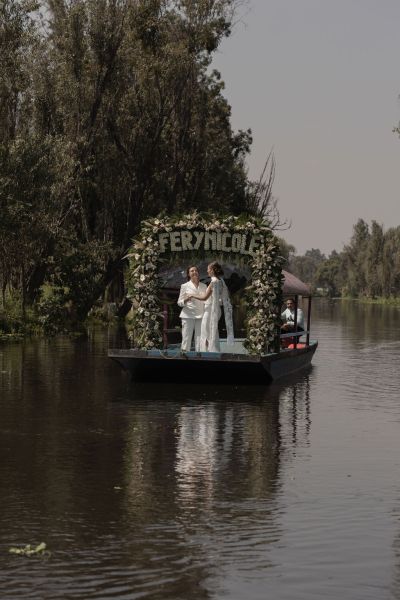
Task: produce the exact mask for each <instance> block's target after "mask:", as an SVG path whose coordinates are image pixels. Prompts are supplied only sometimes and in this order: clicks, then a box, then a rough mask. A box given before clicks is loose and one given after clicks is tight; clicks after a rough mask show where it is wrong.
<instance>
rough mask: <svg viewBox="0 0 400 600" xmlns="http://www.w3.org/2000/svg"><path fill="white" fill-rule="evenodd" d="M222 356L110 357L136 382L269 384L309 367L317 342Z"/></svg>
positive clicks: (150, 353)
mask: <svg viewBox="0 0 400 600" xmlns="http://www.w3.org/2000/svg"><path fill="white" fill-rule="evenodd" d="M223 346H224V341H223V340H221V350H222V351H221V353H216V352H185V353H181V352H180V349H179V347H175V348H166V349H163V350H161V349H160V350H140V349H136V348H131V349H129V348H128V349H110V350H109V351H108V356H109V357H110V358H112V359H113V360H115V361H116V362H117V363H118V364H119V365H120V366H121V367H123V369H125V370H126V371H129V372H130V373H131V374H132V376H133V378H134V379H135V380H142V381H146V380H147V381H192V382H193V381H204V380H207V381H218V382H220V383H244V382H246V383H249V384H251V383H260V382H268V381H272V380H275V379H279V378H281V377H284V376H287V375H289V374H291V373H294V372H296V371H299V370H300V369H304V368H305V367H308V366H309V365H310V363H311V359H312V357H313V355H314V352H315V350H316V349H317V346H318V342H316V341H311V342H310V343H309V344H308V345H306V344H301V343H299V344H297V347H296V348H294V347H289V348H285V349H283V350H281V351H280V352H272V353H270V354H266V355H264V356H250V355H246V354H238V353H233V352H225V351H224V348H223Z"/></svg>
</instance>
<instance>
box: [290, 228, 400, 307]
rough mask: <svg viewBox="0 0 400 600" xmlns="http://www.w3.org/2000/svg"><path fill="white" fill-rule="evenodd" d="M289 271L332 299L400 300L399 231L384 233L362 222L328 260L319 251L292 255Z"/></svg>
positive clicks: (393, 230)
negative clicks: (335, 297)
mask: <svg viewBox="0 0 400 600" xmlns="http://www.w3.org/2000/svg"><path fill="white" fill-rule="evenodd" d="M289 268H290V270H291V271H292V272H293V273H294V274H295V275H297V276H298V277H300V278H301V279H302V280H304V281H306V282H307V283H309V284H311V285H312V287H313V288H314V289H317V288H322V290H323V291H324V292H325V293H326V294H328V295H330V296H340V295H342V296H350V297H355V298H357V297H358V298H371V299H374V298H386V299H390V298H395V297H399V296H400V227H391V228H390V229H388V230H387V231H384V229H383V227H382V225H380V224H379V223H377V222H376V221H372V223H371V225H370V226H369V225H368V224H367V223H366V222H365V221H363V220H362V219H359V220H358V222H357V223H356V224H355V225H354V228H353V235H352V237H351V240H350V242H349V244H347V245H346V246H345V247H344V248H343V250H342V252H340V253H338V252H336V251H333V252H332V253H331V254H330V256H329V257H326V256H325V255H324V254H322V253H321V252H320V251H319V250H315V249H313V250H310V251H308V252H306V253H305V255H304V256H296V255H293V254H292V255H290V257H289Z"/></svg>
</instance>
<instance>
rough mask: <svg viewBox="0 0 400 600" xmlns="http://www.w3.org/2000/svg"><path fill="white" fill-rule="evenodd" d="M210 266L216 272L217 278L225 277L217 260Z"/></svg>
mask: <svg viewBox="0 0 400 600" xmlns="http://www.w3.org/2000/svg"><path fill="white" fill-rule="evenodd" d="M208 266H209V267H210V268H211V269H212V270H213V271H214V275H215V277H222V276H223V274H224V272H223V270H222V267H221V265H220V264H219V263H218V262H217V261H216V260H215V261H214V262H212V263H210V264H209V265H208Z"/></svg>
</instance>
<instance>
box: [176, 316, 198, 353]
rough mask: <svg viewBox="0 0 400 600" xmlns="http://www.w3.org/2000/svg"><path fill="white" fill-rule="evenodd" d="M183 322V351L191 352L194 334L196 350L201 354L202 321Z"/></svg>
mask: <svg viewBox="0 0 400 600" xmlns="http://www.w3.org/2000/svg"><path fill="white" fill-rule="evenodd" d="M181 321H182V344H181V350H183V351H184V352H190V349H191V347H192V338H193V332H194V348H195V350H196V352H200V332H201V321H202V319H181Z"/></svg>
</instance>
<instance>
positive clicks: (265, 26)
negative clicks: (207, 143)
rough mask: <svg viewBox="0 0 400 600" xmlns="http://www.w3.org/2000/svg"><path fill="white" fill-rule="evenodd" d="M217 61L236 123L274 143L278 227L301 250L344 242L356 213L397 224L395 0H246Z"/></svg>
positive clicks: (252, 166)
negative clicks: (284, 223)
mask: <svg viewBox="0 0 400 600" xmlns="http://www.w3.org/2000/svg"><path fill="white" fill-rule="evenodd" d="M242 14H243V22H242V23H239V24H237V25H236V27H235V29H234V32H233V34H232V36H231V37H230V38H229V39H227V40H226V41H224V42H223V44H222V46H221V49H220V51H219V53H218V55H217V56H216V58H215V60H214V66H215V67H216V68H217V69H219V70H220V71H221V73H222V78H223V80H224V81H225V84H226V89H225V96H226V97H227V99H228V101H229V103H230V104H231V106H232V125H233V127H234V129H247V128H251V129H252V132H253V138H254V142H253V147H252V153H251V156H250V157H249V161H248V165H249V172H250V176H251V177H252V178H253V179H257V178H258V176H259V174H260V172H261V170H262V167H263V165H264V162H265V159H266V157H267V155H268V153H269V151H270V150H271V149H272V148H273V150H274V154H275V158H276V178H275V184H274V194H275V196H276V197H277V198H278V205H279V209H280V213H281V217H282V218H285V219H287V220H288V221H291V228H290V229H289V230H288V231H285V232H282V237H284V238H285V239H286V240H287V241H288V242H289V243H291V244H294V246H295V247H296V249H297V252H298V253H299V254H302V253H304V252H305V250H307V249H310V248H312V247H313V248H320V249H321V250H322V251H323V252H325V253H329V252H330V251H331V250H333V249H336V250H341V249H342V248H343V245H344V244H345V243H347V242H348V241H349V239H350V237H351V234H352V228H353V225H354V224H355V222H356V221H357V219H358V218H363V219H365V220H366V221H367V222H370V221H371V220H372V219H375V220H376V221H378V222H379V223H382V224H383V225H384V226H385V228H388V227H390V226H397V225H400V202H399V187H400V179H399V175H400V139H399V138H398V136H397V135H396V134H394V133H393V132H392V129H393V127H394V126H396V125H397V124H398V122H399V121H400V101H399V94H400V2H399V0H249V1H248V6H247V10H246V11H244V10H242Z"/></svg>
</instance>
